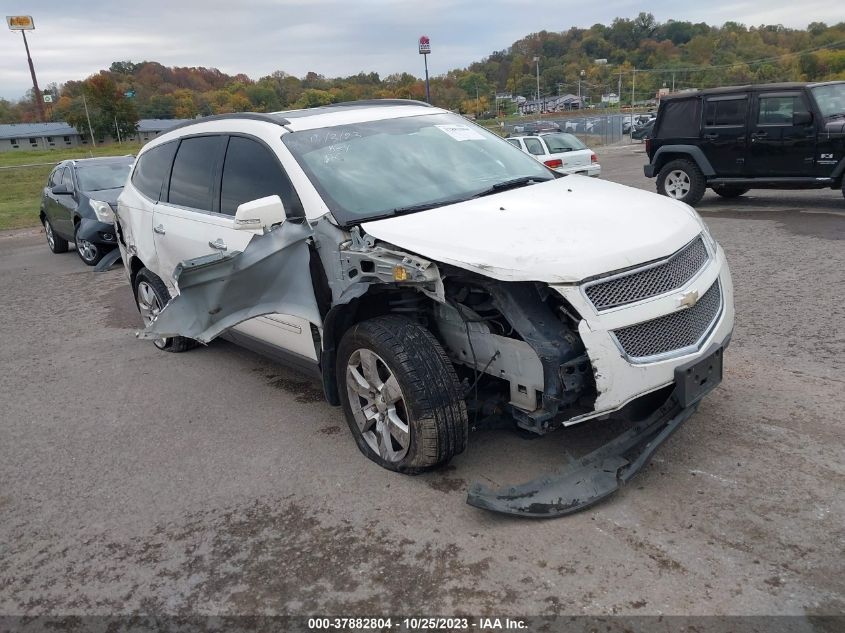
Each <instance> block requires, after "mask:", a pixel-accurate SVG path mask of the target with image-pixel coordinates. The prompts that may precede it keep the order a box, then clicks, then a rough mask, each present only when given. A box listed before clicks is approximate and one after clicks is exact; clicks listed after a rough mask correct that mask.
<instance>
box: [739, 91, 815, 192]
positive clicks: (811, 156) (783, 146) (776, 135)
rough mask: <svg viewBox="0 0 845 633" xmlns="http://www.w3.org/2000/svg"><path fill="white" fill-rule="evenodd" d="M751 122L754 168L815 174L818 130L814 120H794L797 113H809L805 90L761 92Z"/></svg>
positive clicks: (762, 173) (769, 173) (756, 173)
mask: <svg viewBox="0 0 845 633" xmlns="http://www.w3.org/2000/svg"><path fill="white" fill-rule="evenodd" d="M754 112H755V116H754V118H753V121H752V125H751V148H750V152H749V153H750V157H749V162H750V165H749V167H750V172H751V175H753V176H757V177H765V176H774V177H778V176H781V177H783V176H794V177H800V176H812V175H813V173H814V169H815V155H816V131H815V126H814V123H813V122H812V121H810V122H809V123H801V124H798V125H796V124H794V123H793V118H792V117H793V115H794V114H797V113H809V112H810V106H809V104H808V103H807V99H806V97H805V96H804V94H803V92H801V91H799V90H789V91H780V92H763V93H760V94H758V95H757V97H756V100H755V107H754Z"/></svg>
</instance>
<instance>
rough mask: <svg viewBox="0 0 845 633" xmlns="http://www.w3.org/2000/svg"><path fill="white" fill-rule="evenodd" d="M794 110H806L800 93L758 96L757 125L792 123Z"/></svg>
mask: <svg viewBox="0 0 845 633" xmlns="http://www.w3.org/2000/svg"><path fill="white" fill-rule="evenodd" d="M795 112H807V106H806V105H804V100H803V99H802V98H801V95H797V94H796V95H788V96H780V97H760V112H759V114H758V116H757V123H758V124H759V125H792V115H793V114H794V113H795Z"/></svg>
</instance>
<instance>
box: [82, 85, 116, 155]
mask: <svg viewBox="0 0 845 633" xmlns="http://www.w3.org/2000/svg"><path fill="white" fill-rule="evenodd" d="M82 104H83V105H84V106H85V118H86V119H88V131H89V132H90V133H91V144H92V145H93V146H94V147H97V141H95V140H94V128H93V127H91V115H90V114H89V113H88V100H87V99H86V98H85V92H84V91H83V92H82ZM115 122H116V121H115Z"/></svg>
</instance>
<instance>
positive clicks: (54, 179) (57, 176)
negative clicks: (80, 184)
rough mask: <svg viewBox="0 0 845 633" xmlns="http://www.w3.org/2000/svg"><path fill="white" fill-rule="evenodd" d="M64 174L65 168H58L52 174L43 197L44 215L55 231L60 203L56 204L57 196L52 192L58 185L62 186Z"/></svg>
mask: <svg viewBox="0 0 845 633" xmlns="http://www.w3.org/2000/svg"><path fill="white" fill-rule="evenodd" d="M64 173H65V168H64V167H56V168H55V169H54V170H53V171H52V172H51V173H50V177H49V178H48V179H47V185H46V186H45V187H44V190H43V192H42V197H41V208H42V209H43V210H44V215H46V216H47V217H48V218H49V220H50V224H51V225H52V226H53V230H55V229H56V217H55V215H56V210H57V206H58V203H57V202H56V195H55V194H54V193H53V192H52V191H51V190H52V188H53V187H55V186H56V185H58V184H61V182H62V175H63V174H64Z"/></svg>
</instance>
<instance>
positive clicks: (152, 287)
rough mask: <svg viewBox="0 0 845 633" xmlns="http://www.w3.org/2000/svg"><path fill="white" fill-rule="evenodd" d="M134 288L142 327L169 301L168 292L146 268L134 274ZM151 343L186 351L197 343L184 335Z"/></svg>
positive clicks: (159, 280) (168, 350) (161, 282)
mask: <svg viewBox="0 0 845 633" xmlns="http://www.w3.org/2000/svg"><path fill="white" fill-rule="evenodd" d="M134 290H135V304H136V305H137V306H138V312H140V313H141V319H143V321H144V327H147V326H148V325H149V324H150V323H152V322H153V320H154V319H155V318H156V317H157V316H158V314H159V312H161V311H162V310H163V309H164V306H166V305H167V302H168V301H170V292H168V290H167V286H165V285H164V282H163V281H162V280H161V279H159V278H158V277H157V276H156V275H155V274H153V273H152V272H150V271H149V270H148V269H146V268H142V269H141V270H139V271H138V274H137V275H136V276H135V288H134ZM153 343H154V344H155V346H156V347H157V348H159V349H161V350H164V351H166V352H186V351H188V350H189V349H193V348H194V347H196V346H197V345H198V343H197V342H196V341H195V340H193V339H190V338H186V337H184V336H172V337H169V338H157V339H155V340H154V341H153Z"/></svg>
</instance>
